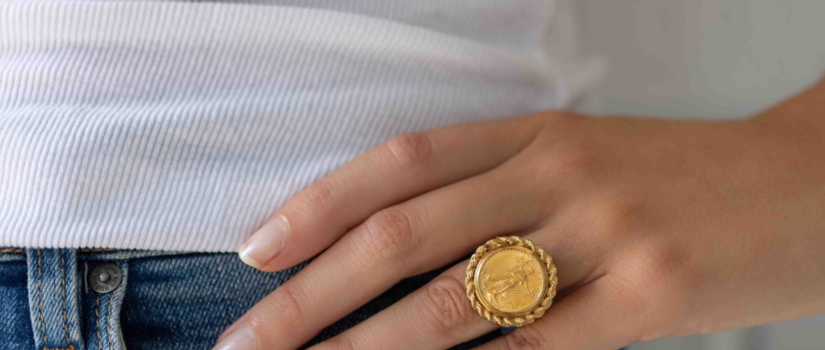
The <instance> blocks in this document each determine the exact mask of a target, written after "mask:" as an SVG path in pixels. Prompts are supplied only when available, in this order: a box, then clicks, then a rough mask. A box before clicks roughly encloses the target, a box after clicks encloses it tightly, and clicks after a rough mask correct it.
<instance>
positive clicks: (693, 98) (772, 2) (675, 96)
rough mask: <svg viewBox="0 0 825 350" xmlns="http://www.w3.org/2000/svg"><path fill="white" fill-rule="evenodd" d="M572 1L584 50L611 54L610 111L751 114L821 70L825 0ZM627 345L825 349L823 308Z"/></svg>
mask: <svg viewBox="0 0 825 350" xmlns="http://www.w3.org/2000/svg"><path fill="white" fill-rule="evenodd" d="M575 4H576V6H577V7H578V8H577V10H578V12H579V16H580V20H579V26H580V27H581V29H582V37H581V38H580V39H581V40H582V50H583V51H584V52H585V53H597V54H599V55H600V56H602V57H604V58H605V59H606V60H607V62H608V66H609V69H608V70H607V75H606V77H605V80H604V81H603V84H602V87H601V90H600V93H601V95H602V98H603V103H604V110H605V111H606V112H607V113H609V114H642V115H655V116H671V117H680V118H692V117H699V118H736V117H746V116H748V115H751V114H753V113H755V112H757V111H760V110H762V109H764V108H766V107H768V106H770V105H773V104H774V103H776V102H779V101H781V100H783V99H784V98H786V97H788V96H790V95H793V94H795V93H797V92H799V91H800V90H801V89H803V88H805V87H806V86H808V85H810V84H812V83H813V82H815V81H817V80H818V79H819V78H820V77H821V76H822V74H823V70H825V1H823V0H577V1H576V2H575ZM823 118H825V116H823ZM823 253H825V252H823ZM766 283H767V280H766ZM754 307H758V306H756V305H755V306H754ZM631 349H632V350H649V349H658V350H682V349H685V350H686V349H691V350H694V349H709V350H716V349H748V350H761V349H771V350H774V349H783V350H784V349H791V350H795V349H825V316H819V317H814V318H809V319H805V320H798V321H793V322H786V323H782V324H776V325H769V326H762V327H756V328H751V329H745V330H740V331H734V332H725V333H717V334H711V335H699V336H691V337H683V338H670V339H661V340H657V341H653V342H649V343H645V344H639V345H634V346H633V347H631Z"/></svg>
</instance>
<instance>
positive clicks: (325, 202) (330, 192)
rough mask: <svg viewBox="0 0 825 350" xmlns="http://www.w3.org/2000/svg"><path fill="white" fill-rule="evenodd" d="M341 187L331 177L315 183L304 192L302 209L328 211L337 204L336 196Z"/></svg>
mask: <svg viewBox="0 0 825 350" xmlns="http://www.w3.org/2000/svg"><path fill="white" fill-rule="evenodd" d="M338 188H340V186H338V185H337V183H336V182H335V181H334V180H332V178H330V177H326V178H323V179H321V180H318V181H316V182H314V183H313V184H312V185H309V187H308V188H307V189H306V190H305V191H304V192H303V196H302V200H303V205H302V207H303V208H302V209H307V210H326V209H330V208H331V207H332V206H333V203H335V198H336V194H337V192H338Z"/></svg>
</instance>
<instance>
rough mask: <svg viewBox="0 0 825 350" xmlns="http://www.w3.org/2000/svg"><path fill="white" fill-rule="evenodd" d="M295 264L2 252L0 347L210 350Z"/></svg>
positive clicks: (342, 325) (334, 330) (386, 297)
mask: <svg viewBox="0 0 825 350" xmlns="http://www.w3.org/2000/svg"><path fill="white" fill-rule="evenodd" d="M107 266H108V267H112V266H115V267H112V269H114V270H117V271H115V272H119V273H120V275H117V274H116V273H107V274H106V282H105V283H104V282H101V281H102V280H103V279H104V278H103V277H101V275H100V274H99V273H93V272H95V271H103V270H100V268H103V267H107ZM302 267H303V265H301V266H297V267H295V268H292V269H289V270H286V271H283V272H278V273H265V272H260V271H258V270H255V269H252V268H250V267H247V266H246V265H244V264H243V263H241V261H240V260H239V259H238V258H237V256H236V255H235V254H174V253H163V252H141V251H99V250H98V251H94V250H71V249H28V250H21V249H4V248H0V343H2V346H0V348H2V349H8V350H16V349H25V350H31V349H38V350H44V349H47V350H64V349H65V350H102V349H107V350H124V349H127V348H128V349H130V350H140V349H152V350H166V349H169V350H176V349H187V350H188V349H207V350H208V349H210V348H211V347H212V345H213V344H214V343H215V341H216V340H217V338H218V336H219V335H220V334H221V332H223V330H224V329H225V328H226V327H228V326H229V325H230V324H231V323H232V322H234V321H235V320H236V319H237V318H238V317H240V316H241V315H242V314H243V313H244V312H246V311H247V310H248V309H249V308H250V307H252V306H253V305H254V304H255V303H256V302H257V301H258V300H260V299H261V298H263V297H264V296H265V295H267V294H269V293H270V292H272V291H273V290H275V288H277V287H278V286H280V285H281V284H282V283H284V281H286V280H287V279H288V278H289V277H290V276H292V275H294V274H295V273H296V272H298V271H299V270H300V269H301V268H302ZM104 270H105V269H104ZM106 271H109V272H113V271H112V270H106ZM439 272H440V271H434V272H431V273H428V274H424V275H420V276H416V277H412V278H409V279H406V280H404V281H402V282H400V283H398V284H397V285H396V286H394V287H393V288H392V289H390V290H389V291H387V292H386V293H384V294H383V295H381V296H379V297H378V298H376V299H375V300H373V301H372V302H370V303H369V304H367V305H364V306H363V307H361V308H360V309H358V310H357V311H356V312H353V313H352V314H350V315H349V316H347V317H345V318H344V319H342V320H340V321H339V322H337V323H335V324H333V325H331V326H330V327H328V328H326V329H325V330H323V331H322V332H321V333H320V334H319V335H318V336H317V337H316V338H315V339H313V340H312V341H311V342H310V343H309V344H313V343H317V342H319V341H321V340H324V339H328V338H330V337H332V336H334V335H335V334H338V333H340V332H342V331H343V330H345V329H347V328H349V327H352V326H353V325H355V324H357V323H359V322H361V321H363V320H365V319H366V318H368V317H370V316H371V315H374V314H375V313H377V312H378V311H381V310H382V309H384V308H385V307H387V306H389V305H391V304H392V303H394V302H396V301H398V300H399V299H401V298H403V297H404V296H405V295H407V294H409V293H410V292H412V291H413V290H415V289H417V288H419V287H421V286H423V285H424V284H425V283H426V282H427V281H429V280H430V279H432V278H433V277H434V276H436V275H437V274H438V273H439ZM95 278H99V279H100V280H94V279H95ZM107 288H112V290H111V291H109V290H107ZM101 289H102V290H101ZM98 290H100V292H98ZM498 334H500V332H493V333H491V334H489V335H487V336H485V337H483V338H480V339H477V340H475V341H474V342H472V343H468V344H464V345H462V346H460V347H459V348H469V347H471V346H472V345H477V344H479V343H481V342H483V341H486V340H488V339H490V338H492V337H494V336H496V335H498Z"/></svg>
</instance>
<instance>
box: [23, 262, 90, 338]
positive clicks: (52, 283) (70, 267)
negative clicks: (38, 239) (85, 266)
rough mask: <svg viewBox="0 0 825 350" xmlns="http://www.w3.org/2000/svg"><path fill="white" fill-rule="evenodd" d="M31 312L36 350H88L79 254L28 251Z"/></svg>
mask: <svg viewBox="0 0 825 350" xmlns="http://www.w3.org/2000/svg"><path fill="white" fill-rule="evenodd" d="M26 259H27V264H28V279H29V280H28V289H29V311H30V314H31V321H32V328H33V334H34V339H35V344H36V348H37V350H85V349H86V347H85V346H84V343H83V338H82V337H81V330H80V307H79V305H80V295H79V293H78V291H79V288H80V286H79V284H78V271H77V253H76V252H75V251H74V250H72V249H27V250H26Z"/></svg>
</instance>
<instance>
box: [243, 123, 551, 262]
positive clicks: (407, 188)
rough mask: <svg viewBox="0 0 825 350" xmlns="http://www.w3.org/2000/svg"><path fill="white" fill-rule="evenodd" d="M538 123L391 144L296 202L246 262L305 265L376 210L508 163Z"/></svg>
mask: <svg viewBox="0 0 825 350" xmlns="http://www.w3.org/2000/svg"><path fill="white" fill-rule="evenodd" d="M536 120H537V119H536V118H530V117H521V118H510V119H501V120H496V121H487V122H480V123H473V124H462V125H456V126H450V127H444V128H439V129H434V130H429V131H425V132H418V133H409V134H404V135H400V136H397V137H394V138H392V139H391V140H389V141H387V142H386V143H384V144H383V145H381V146H379V147H376V148H374V149H372V150H370V151H368V152H366V153H364V154H362V155H361V156H358V157H357V158H355V159H354V160H353V161H351V162H350V163H348V164H346V165H344V166H343V167H341V168H340V169H338V170H336V171H334V172H333V173H332V174H330V175H328V176H327V177H325V178H323V179H321V180H319V181H318V182H316V183H314V184H312V185H310V186H309V187H308V188H306V189H305V190H304V191H302V192H301V193H299V194H298V195H296V196H295V197H294V198H293V199H291V200H290V201H289V202H288V203H286V204H285V205H284V206H283V207H282V208H281V209H280V210H279V211H278V213H276V214H275V215H274V216H273V217H272V219H270V221H269V222H267V223H266V224H265V225H264V226H263V227H262V228H261V229H260V230H259V231H258V232H257V233H255V234H254V235H253V236H252V237H251V238H250V239H249V240H247V242H246V243H245V244H244V245H243V246H242V248H241V258H242V259H243V260H244V261H245V262H246V263H248V264H250V265H252V266H254V267H256V268H260V269H263V270H266V271H276V270H281V269H284V268H288V267H290V266H293V265H295V264H297V263H299V262H301V261H304V260H306V259H308V258H310V257H312V256H314V255H315V254H317V253H319V252H320V251H321V250H323V249H325V248H327V247H328V246H329V245H330V244H331V243H332V242H334V241H335V240H337V239H338V238H339V237H340V236H341V235H342V234H343V233H344V232H346V231H347V230H348V229H349V228H351V227H353V226H355V225H357V224H358V223H360V222H362V221H364V220H365V219H366V218H367V217H368V216H370V215H371V214H373V213H375V212H377V211H378V210H381V209H383V208H386V207H389V206H391V205H393V204H396V203H400V202H402V201H404V200H406V199H408V198H411V197H413V196H415V195H418V194H420V193H423V192H426V191H428V190H431V189H434V188H438V187H441V186H444V185H447V184H450V183H453V182H456V181H459V180H462V179H465V178H468V177H471V176H473V175H476V174H480V173H483V172H485V171H487V170H489V169H492V168H494V167H496V166H497V165H499V164H501V163H503V162H505V161H506V160H507V159H509V158H510V157H512V156H513V155H515V154H517V153H518V152H519V151H520V150H521V149H523V148H524V147H525V146H526V145H527V144H528V143H529V142H530V141H531V140H532V139H533V137H534V136H535V135H536V134H537V132H538V131H537V130H538V129H539V128H538V127H537V123H536Z"/></svg>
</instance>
